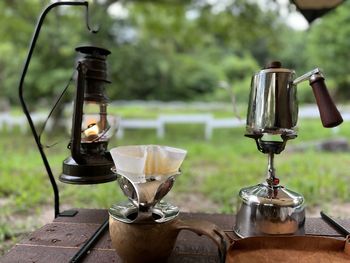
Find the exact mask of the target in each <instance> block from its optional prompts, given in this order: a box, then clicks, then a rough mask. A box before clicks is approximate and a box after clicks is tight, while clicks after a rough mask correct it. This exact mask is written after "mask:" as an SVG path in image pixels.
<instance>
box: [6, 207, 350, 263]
mask: <svg viewBox="0 0 350 263" xmlns="http://www.w3.org/2000/svg"><path fill="white" fill-rule="evenodd" d="M107 218H108V212H107V211H106V210H100V209H79V213H78V214H77V215H76V216H74V217H58V218H56V219H55V220H54V221H53V222H52V223H50V224H47V225H45V226H43V227H41V228H40V229H38V230H36V231H34V232H33V233H30V234H29V235H28V236H27V237H25V238H24V239H23V240H21V241H20V242H19V243H18V244H16V246H14V247H13V248H12V249H11V250H10V251H9V252H8V253H7V254H6V255H5V256H4V257H3V258H1V259H0V262H4V263H14V262H30V263H34V262H35V263H40V262H52V263H55V262H68V261H69V259H70V258H71V257H72V256H73V255H74V254H75V253H76V252H77V251H78V250H79V248H80V247H81V246H82V245H83V244H84V243H85V242H86V240H88V238H89V237H90V236H91V235H92V234H93V233H94V232H95V231H96V229H97V228H98V227H99V226H100V225H101V224H102V223H103V222H104V221H105V220H106V219H107ZM180 218H182V219H184V220H186V219H200V220H208V221H212V222H214V223H216V224H217V225H218V226H219V227H220V228H222V229H223V230H224V231H225V232H226V233H228V234H229V235H230V236H231V237H235V238H237V237H236V236H235V235H234V234H233V232H232V228H233V225H234V222H235V217H234V216H233V215H222V214H204V213H194V214H193V213H183V214H180ZM340 222H341V223H342V224H343V225H344V226H345V227H347V228H349V229H350V220H340ZM305 233H306V234H307V235H321V236H331V237H341V235H340V233H338V232H337V231H336V230H334V229H333V228H332V227H331V226H329V225H328V224H327V223H326V222H324V221H323V220H322V219H320V218H310V219H309V218H308V219H307V220H306V223H305ZM84 262H121V261H120V259H119V257H118V256H117V254H116V252H115V251H114V250H113V248H112V246H111V239H110V236H109V233H108V231H107V232H106V233H104V235H103V236H102V237H101V238H100V240H99V241H98V242H97V243H96V245H95V246H94V248H93V249H92V250H91V251H90V253H89V254H88V256H87V257H86V258H85V260H84ZM169 262H218V256H217V248H216V247H215V246H214V244H213V243H212V242H211V241H210V240H209V239H207V238H206V237H199V236H197V235H196V234H194V233H192V232H190V231H182V232H181V233H180V234H179V236H178V239H177V242H176V245H175V248H174V251H173V253H172V256H171V257H170V259H169Z"/></svg>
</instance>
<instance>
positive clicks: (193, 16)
mask: <svg viewBox="0 0 350 263" xmlns="http://www.w3.org/2000/svg"><path fill="white" fill-rule="evenodd" d="M49 2H50V1H49V0H42V1H39V0H27V1H20V0H13V1H1V2H0V10H1V16H0V22H1V25H2V26H1V28H0V35H1V38H2V39H1V42H0V54H1V56H0V80H1V89H0V97H3V98H4V97H5V98H8V99H9V100H10V102H11V103H17V92H14V89H15V87H16V86H17V84H18V78H19V75H20V71H21V68H22V63H23V61H24V58H25V56H26V52H27V47H28V43H29V40H30V38H31V34H32V32H33V30H34V25H35V19H36V18H37V16H38V14H39V13H40V12H41V10H42V8H43V7H44V6H45V4H47V3H49ZM210 3H214V1H204V0H192V1H190V0H188V1H127V0H124V1H119V2H116V1H96V3H93V4H91V5H90V6H91V10H90V14H91V16H92V19H91V20H92V23H95V24H97V23H98V24H100V25H101V30H100V32H99V33H98V34H96V35H92V34H90V33H88V31H87V30H86V29H85V22H84V10H83V8H79V7H69V8H61V9H56V10H55V11H54V12H53V13H50V15H49V16H48V18H47V21H46V22H45V26H44V27H43V29H42V32H41V35H40V38H39V41H38V46H37V49H36V52H35V54H34V56H33V59H32V62H31V65H30V69H29V72H28V77H27V79H26V86H25V92H26V96H27V98H28V100H29V101H33V102H35V106H33V107H37V106H40V105H41V104H45V103H46V104H47V103H48V104H50V103H51V101H50V100H51V99H52V97H53V95H55V94H58V93H59V91H60V90H62V88H63V86H64V85H65V83H66V81H67V80H68V79H69V77H70V76H71V74H72V71H73V69H74V61H75V55H76V54H75V52H74V48H75V47H76V46H79V45H81V44H94V45H98V46H104V47H106V48H108V49H110V50H111V51H112V55H111V56H110V57H109V64H110V69H109V70H110V76H111V79H112V82H113V84H112V86H111V88H110V90H109V94H110V96H111V98H112V99H146V100H149V99H159V100H165V101H166V100H203V99H208V98H209V99H215V100H226V101H229V97H228V96H227V92H225V90H223V89H220V88H219V87H220V86H221V85H222V83H225V85H226V86H228V87H230V89H232V90H233V91H234V93H235V94H236V96H237V99H238V101H241V102H245V101H246V99H247V93H248V91H249V81H250V77H251V75H252V73H254V72H255V71H257V70H259V69H260V68H261V67H263V66H264V64H265V63H266V62H267V61H270V60H272V59H278V60H281V61H283V64H284V65H285V66H286V67H291V68H295V69H296V71H297V73H298V74H301V73H303V72H304V71H306V70H309V69H311V68H313V67H315V66H320V67H322V68H324V70H325V72H326V74H327V77H328V78H327V80H328V83H329V85H330V88H331V89H332V90H333V92H334V94H336V95H337V98H338V99H342V100H345V99H348V98H349V97H350V92H349V89H347V86H348V85H349V84H350V83H349V82H350V79H349V74H347V73H348V72H349V67H350V66H349V63H348V59H349V55H348V43H349V42H350V27H349V26H346V25H347V24H348V22H349V16H348V14H349V12H350V3H348V2H346V3H344V4H343V5H342V6H340V7H339V8H337V9H336V10H335V11H334V12H331V13H330V14H329V15H327V16H325V17H324V18H322V19H320V20H319V21H316V22H314V24H313V25H312V26H311V27H310V29H309V30H307V31H295V30H293V29H291V28H290V27H288V26H287V25H286V24H285V22H284V21H283V18H282V17H281V16H280V15H279V5H278V3H277V2H275V1H272V0H271V1H270V2H269V3H268V4H269V5H266V8H261V7H260V6H259V5H258V3H257V1H242V0H236V1H233V0H232V1H225V2H223V3H226V4H221V5H220V4H210ZM72 25H74V26H72ZM48 76H50V77H48ZM72 90H73V89H70V93H72V92H73V91H72ZM70 99H71V98H70ZM38 100H39V101H38ZM66 100H68V98H67V99H66ZM300 100H301V101H305V102H309V101H313V98H312V94H311V92H310V89H305V90H303V91H302V92H301V96H300ZM38 102H40V103H38Z"/></svg>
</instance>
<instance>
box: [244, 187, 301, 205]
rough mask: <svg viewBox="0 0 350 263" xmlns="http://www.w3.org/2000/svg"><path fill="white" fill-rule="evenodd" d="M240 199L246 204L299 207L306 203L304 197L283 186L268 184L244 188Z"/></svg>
mask: <svg viewBox="0 0 350 263" xmlns="http://www.w3.org/2000/svg"><path fill="white" fill-rule="evenodd" d="M239 197H240V198H241V200H242V201H243V202H244V203H246V204H255V205H274V206H277V207H297V206H300V205H302V204H303V203H304V197H303V196H302V195H301V194H298V193H296V192H294V191H291V190H289V189H287V188H285V187H283V186H277V187H273V188H271V187H269V186H268V185H267V184H266V183H263V184H258V185H255V186H250V187H246V188H242V189H241V190H240V192H239Z"/></svg>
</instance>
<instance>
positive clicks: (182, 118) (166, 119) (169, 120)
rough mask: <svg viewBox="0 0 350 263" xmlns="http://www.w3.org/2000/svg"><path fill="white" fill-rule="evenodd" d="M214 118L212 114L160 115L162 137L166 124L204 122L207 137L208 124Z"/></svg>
mask: <svg viewBox="0 0 350 263" xmlns="http://www.w3.org/2000/svg"><path fill="white" fill-rule="evenodd" d="M212 119H213V116H212V115H211V114H183V115H160V116H159V118H158V120H159V122H160V123H161V129H160V134H159V135H160V138H164V135H165V125H166V124H204V125H205V138H208V135H207V130H208V129H207V125H208V123H210V122H211V121H212Z"/></svg>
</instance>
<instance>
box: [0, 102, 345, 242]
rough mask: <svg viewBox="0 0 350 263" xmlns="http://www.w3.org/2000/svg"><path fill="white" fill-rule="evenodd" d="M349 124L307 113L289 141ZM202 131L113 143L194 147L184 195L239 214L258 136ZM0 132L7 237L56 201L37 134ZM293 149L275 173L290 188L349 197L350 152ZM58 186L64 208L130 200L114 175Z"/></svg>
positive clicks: (139, 133) (0, 224) (0, 196)
mask: <svg viewBox="0 0 350 263" xmlns="http://www.w3.org/2000/svg"><path fill="white" fill-rule="evenodd" d="M137 110H138V111H139V110H140V109H137ZM141 112H142V110H141ZM162 113H163V112H162ZM221 115H225V113H222V114H221ZM349 125H350V124H348V123H345V124H343V125H342V126H341V127H340V129H339V130H338V131H337V133H335V132H334V130H329V129H324V128H322V126H321V124H320V121H318V120H302V121H300V122H299V127H300V128H299V135H298V138H296V139H295V140H292V141H290V142H288V144H287V147H286V148H287V150H288V149H292V148H293V147H295V146H300V145H304V144H305V143H308V142H311V141H314V140H321V139H328V138H335V137H345V138H349V139H350V127H349ZM203 130H204V128H203V127H202V126H200V125H186V126H184V125H177V126H176V125H171V126H169V127H167V131H166V136H165V138H164V139H158V138H156V136H155V134H156V133H155V131H154V130H130V131H129V130H128V131H127V132H126V133H125V137H124V138H123V139H122V140H117V139H116V138H113V139H112V140H111V141H110V148H112V147H115V146H118V145H131V144H161V145H169V146H174V147H179V148H184V149H186V150H188V155H187V157H186V159H185V161H184V163H183V166H182V174H181V176H179V177H178V180H177V181H176V183H175V186H174V188H173V190H172V191H173V192H174V193H175V194H176V193H181V194H183V195H189V194H192V193H200V194H202V195H203V196H205V197H206V198H208V199H210V200H211V201H213V202H214V204H216V206H217V207H216V211H220V212H226V213H234V211H235V209H236V205H237V204H236V202H237V193H238V191H239V189H240V188H242V187H244V186H248V185H254V184H256V183H258V182H261V181H263V180H264V178H265V173H266V163H267V159H266V156H265V155H264V154H261V153H259V152H258V151H257V150H256V146H255V142H254V141H253V140H252V139H249V138H246V137H244V132H245V130H244V128H236V129H217V130H215V131H214V135H213V138H212V140H210V141H206V140H205V139H204V131H203ZM58 134H59V136H57V137H55V138H53V139H51V140H49V141H52V142H55V141H57V142H59V143H58V144H57V145H56V146H54V147H52V148H49V149H47V151H46V152H47V156H48V157H49V161H50V164H51V166H52V168H53V171H54V174H55V176H56V178H58V176H59V173H60V170H61V165H62V161H63V160H64V159H65V158H66V157H67V156H68V155H69V151H68V150H67V149H66V145H67V142H68V141H67V135H65V136H63V134H64V132H63V131H62V132H58ZM0 135H1V136H0V150H1V153H2V155H3V157H2V158H1V159H0V204H1V212H0V243H1V242H2V241H4V240H7V239H9V238H11V237H12V236H15V233H16V232H18V231H25V230H26V229H27V230H28V226H25V225H21V223H18V224H16V220H12V219H13V218H16V216H18V215H19V216H20V217H23V216H24V217H25V216H27V215H37V214H39V213H40V212H42V211H41V210H42V208H45V207H48V206H52V204H53V195H52V190H51V188H50V184H49V181H48V179H47V177H46V172H45V170H44V166H43V164H42V161H41V159H40V156H39V152H38V151H37V149H36V146H35V145H34V140H33V138H32V137H31V135H30V134H22V133H20V132H19V131H13V132H6V131H5V132H2V133H1V134H0ZM45 138H50V136H47V135H46V136H45ZM287 150H286V151H285V152H282V153H281V154H280V155H277V156H276V157H275V165H276V169H277V176H278V177H279V178H280V179H281V182H282V183H283V184H285V185H287V186H288V188H290V189H293V190H295V191H297V192H299V193H302V194H303V195H304V196H305V198H306V202H307V205H308V206H309V207H312V206H316V205H322V204H324V203H327V204H332V203H339V204H341V203H346V202H350V195H349V194H348V193H349V190H350V189H349V186H350V173H349V172H348V171H349V167H350V154H349V153H346V152H345V153H344V152H343V153H327V152H318V151H316V150H314V149H312V148H310V149H307V150H306V151H303V152H296V151H287ZM58 185H59V189H60V194H61V204H62V205H63V206H65V207H85V208H108V207H110V206H111V204H113V203H115V202H118V201H120V200H122V199H125V197H123V195H122V193H121V190H120V189H119V186H118V185H117V183H115V182H112V183H107V184H101V185H92V186H81V185H68V184H63V183H60V182H58ZM180 209H181V207H180ZM19 221H20V220H19ZM19 225H20V226H19ZM18 229H20V230H18Z"/></svg>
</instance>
